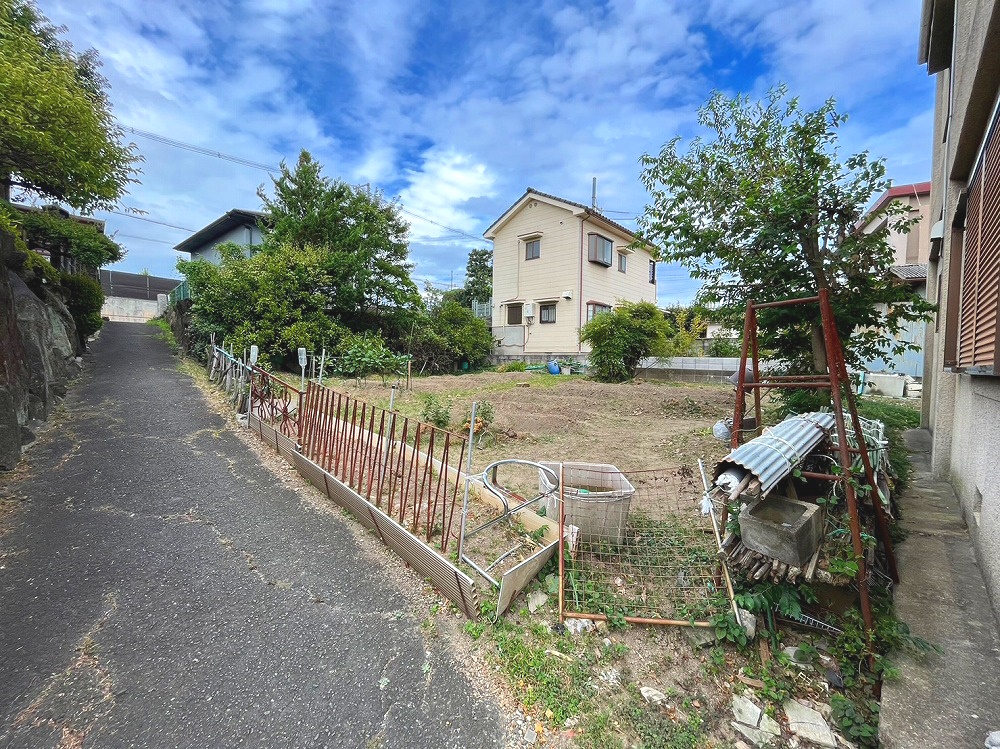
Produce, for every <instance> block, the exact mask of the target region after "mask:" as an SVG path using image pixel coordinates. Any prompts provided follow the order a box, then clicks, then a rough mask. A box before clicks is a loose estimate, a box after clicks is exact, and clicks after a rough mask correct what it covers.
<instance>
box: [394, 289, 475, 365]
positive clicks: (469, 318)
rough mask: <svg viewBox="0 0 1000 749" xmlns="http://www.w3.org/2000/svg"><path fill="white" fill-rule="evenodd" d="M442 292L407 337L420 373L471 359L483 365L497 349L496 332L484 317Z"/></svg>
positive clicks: (408, 349) (408, 345) (472, 363)
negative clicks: (494, 339) (495, 345)
mask: <svg viewBox="0 0 1000 749" xmlns="http://www.w3.org/2000/svg"><path fill="white" fill-rule="evenodd" d="M447 293H448V292H446V294H445V295H443V296H444V298H441V297H442V295H439V296H438V298H437V301H436V302H435V303H433V304H431V305H429V309H428V312H427V313H426V316H425V317H423V318H421V319H420V320H418V321H416V322H415V323H414V325H413V326H412V328H411V331H410V336H409V338H408V340H407V351H408V352H409V353H410V354H411V355H412V356H413V359H414V362H415V364H416V365H417V367H418V371H419V372H424V371H427V370H429V371H432V372H440V371H446V370H449V369H451V368H452V367H453V366H454V365H455V364H457V363H459V362H462V361H467V362H468V363H469V366H470V367H473V368H475V367H480V366H482V365H483V364H485V363H486V361H487V359H489V356H490V354H491V353H492V352H493V334H492V332H491V331H490V328H489V326H488V325H487V324H486V322H485V321H484V320H481V319H479V318H478V317H476V316H475V315H474V314H473V312H472V310H471V309H469V308H468V307H466V306H464V305H463V304H462V303H460V302H458V301H456V300H454V299H450V298H448V297H447Z"/></svg>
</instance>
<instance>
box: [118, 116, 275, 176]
mask: <svg viewBox="0 0 1000 749" xmlns="http://www.w3.org/2000/svg"><path fill="white" fill-rule="evenodd" d="M125 129H126V130H128V131H129V132H130V133H132V134H134V135H139V136H141V137H143V138H149V140H152V141H156V142H157V143H162V144H163V145H165V146H172V147H174V148H181V149H183V150H185V151H191V152H192V153H199V154H201V155H202V156H211V157H213V158H216V159H223V160H225V161H232V162H233V163H234V164H240V165H242V166H248V167H251V168H253V169H262V170H263V171H265V172H268V173H270V172H279V171H281V170H280V169H279V168H278V167H274V166H268V165H267V164H262V163H260V162H259V161H251V160H250V159H244V158H243V157H242V156H232V155H230V154H227V153H222V152H221V151H214V150H212V149H211V148H204V147H203V146H196V145H195V144H193V143H185V142H184V141H180V140H175V139H174V138H168V137H167V136H165V135H158V134H157V133H150V132H148V131H146V130H139V129H138V128H134V127H126V128H125Z"/></svg>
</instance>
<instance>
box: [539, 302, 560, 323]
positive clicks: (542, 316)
mask: <svg viewBox="0 0 1000 749" xmlns="http://www.w3.org/2000/svg"><path fill="white" fill-rule="evenodd" d="M538 316H539V321H540V322H541V323H542V324H545V323H550V322H555V321H556V303H555V302H548V303H546V304H540V305H538Z"/></svg>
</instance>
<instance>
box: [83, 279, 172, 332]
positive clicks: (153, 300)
mask: <svg viewBox="0 0 1000 749" xmlns="http://www.w3.org/2000/svg"><path fill="white" fill-rule="evenodd" d="M100 273H101V289H103V290H104V306H103V307H102V308H101V317H103V318H104V319H105V320H111V321H112V322H145V321H146V320H152V319H153V318H154V317H156V316H157V315H158V314H160V313H161V312H162V311H163V310H162V309H160V308H159V307H160V305H159V304H158V297H159V296H164V297H165V295H167V294H169V293H170V291H171V290H172V289H173V288H174V287H175V286H177V284H178V283H180V281H178V280H177V279H176V278H160V277H158V276H148V275H146V274H144V273H122V272H121V271H117V270H108V269H107V268H101V271H100ZM162 304H163V305H165V304H166V299H164V300H163V302H162Z"/></svg>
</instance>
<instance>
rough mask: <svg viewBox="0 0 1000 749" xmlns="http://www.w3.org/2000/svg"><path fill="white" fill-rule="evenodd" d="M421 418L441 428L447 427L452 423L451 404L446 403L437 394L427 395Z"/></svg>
mask: <svg viewBox="0 0 1000 749" xmlns="http://www.w3.org/2000/svg"><path fill="white" fill-rule="evenodd" d="M420 418H421V419H423V420H424V421H425V422H427V423H428V424H433V425H434V426H436V427H438V428H440V429H447V428H448V425H449V424H450V423H451V404H450V403H444V402H443V401H442V400H441V399H440V398H438V397H437V396H436V395H425V396H424V407H423V409H422V410H421V411H420Z"/></svg>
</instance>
